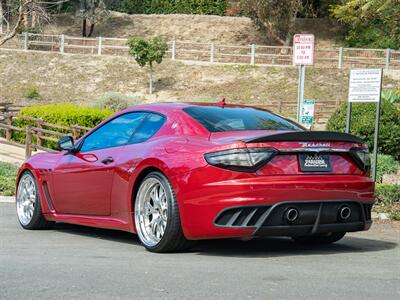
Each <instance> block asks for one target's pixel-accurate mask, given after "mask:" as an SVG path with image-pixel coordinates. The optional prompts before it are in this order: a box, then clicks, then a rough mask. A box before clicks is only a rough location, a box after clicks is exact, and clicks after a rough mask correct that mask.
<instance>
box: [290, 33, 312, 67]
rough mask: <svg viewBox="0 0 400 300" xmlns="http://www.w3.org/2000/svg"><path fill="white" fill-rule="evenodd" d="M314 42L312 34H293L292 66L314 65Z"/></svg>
mask: <svg viewBox="0 0 400 300" xmlns="http://www.w3.org/2000/svg"><path fill="white" fill-rule="evenodd" d="M314 42H315V37H314V35H313V34H295V35H294V37H293V64H294V65H312V64H314Z"/></svg>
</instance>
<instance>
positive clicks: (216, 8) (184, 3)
mask: <svg viewBox="0 0 400 300" xmlns="http://www.w3.org/2000/svg"><path fill="white" fill-rule="evenodd" d="M226 8H227V1H226V0H159V1H154V0H122V1H116V3H115V4H114V5H113V6H112V9H113V10H116V11H120V12H124V13H128V14H200V15H224V13H225V10H226Z"/></svg>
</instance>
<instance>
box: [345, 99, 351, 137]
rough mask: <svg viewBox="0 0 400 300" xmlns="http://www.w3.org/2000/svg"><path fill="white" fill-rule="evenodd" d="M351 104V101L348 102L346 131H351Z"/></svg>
mask: <svg viewBox="0 0 400 300" xmlns="http://www.w3.org/2000/svg"><path fill="white" fill-rule="evenodd" d="M351 105H352V103H351V102H348V103H347V117H346V133H350V121H351Z"/></svg>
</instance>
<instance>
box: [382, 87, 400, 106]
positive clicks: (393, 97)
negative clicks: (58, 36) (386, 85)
mask: <svg viewBox="0 0 400 300" xmlns="http://www.w3.org/2000/svg"><path fill="white" fill-rule="evenodd" d="M382 99H386V100H388V101H389V102H391V103H395V104H398V103H400V90H387V91H384V92H383V93H382Z"/></svg>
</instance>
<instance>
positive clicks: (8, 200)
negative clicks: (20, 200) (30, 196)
mask: <svg viewBox="0 0 400 300" xmlns="http://www.w3.org/2000/svg"><path fill="white" fill-rule="evenodd" d="M0 203H15V197H14V196H1V195H0Z"/></svg>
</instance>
